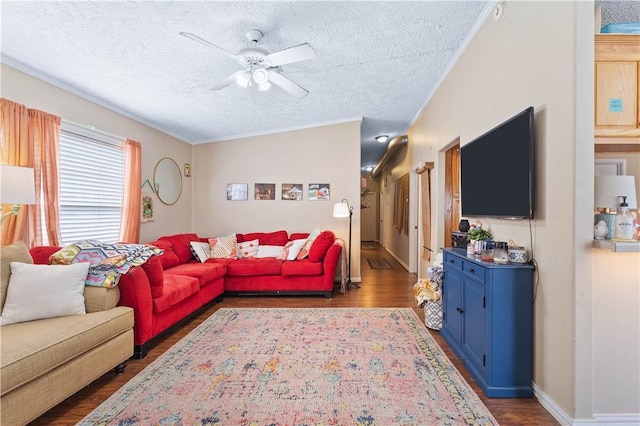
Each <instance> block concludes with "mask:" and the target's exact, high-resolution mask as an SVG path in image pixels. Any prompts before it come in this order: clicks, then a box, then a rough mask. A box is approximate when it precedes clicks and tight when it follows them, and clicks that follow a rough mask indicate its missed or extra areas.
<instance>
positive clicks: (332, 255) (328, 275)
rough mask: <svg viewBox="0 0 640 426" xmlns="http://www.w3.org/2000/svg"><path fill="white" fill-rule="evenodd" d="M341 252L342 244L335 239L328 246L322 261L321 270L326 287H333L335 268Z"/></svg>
mask: <svg viewBox="0 0 640 426" xmlns="http://www.w3.org/2000/svg"><path fill="white" fill-rule="evenodd" d="M341 254H342V244H340V243H339V242H338V241H337V240H336V241H335V242H334V243H333V244H332V245H331V247H329V250H327V254H325V256H324V259H323V261H322V271H323V277H322V280H323V281H324V285H325V287H326V288H333V286H334V280H335V276H336V268H337V267H338V262H339V261H340V255H341Z"/></svg>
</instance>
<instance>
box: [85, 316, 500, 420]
mask: <svg viewBox="0 0 640 426" xmlns="http://www.w3.org/2000/svg"><path fill="white" fill-rule="evenodd" d="M80 424H83V425H96V424H100V425H106V424H109V425H131V424H141V425H150V424H156V425H169V424H171V425H173V424H181V425H196V424H197V425H247V426H250V425H274V426H275V425H297V426H301V425H392V424H393V425H465V424H473V425H491V424H497V422H496V421H495V419H494V418H493V416H492V415H491V414H490V413H489V411H488V410H487V408H486V407H485V406H484V405H483V403H482V402H481V401H480V398H479V397H478V396H477V395H476V394H475V393H474V392H473V390H471V388H470V387H469V385H468V383H467V382H466V381H465V380H464V378H463V377H462V376H461V375H460V373H459V372H458V370H456V368H455V367H454V366H453V364H452V363H451V361H449V359H448V358H447V357H446V356H445V355H444V354H443V352H442V351H441V349H440V347H439V346H438V344H437V343H436V342H435V340H433V338H432V337H431V335H430V334H429V332H428V331H427V329H426V328H425V326H424V325H423V324H422V323H421V322H420V320H419V319H418V317H417V316H416V314H415V313H414V312H413V310H412V309H408V308H400V309H399V308H375V309H373V308H342V309H340V308H338V309H327V308H325V309H311V308H309V309H304V308H303V309H231V308H221V309H220V310H218V311H217V312H216V313H215V314H214V315H212V316H211V317H210V318H209V319H207V320H206V321H205V322H203V323H202V324H201V325H200V326H198V327H197V328H196V329H195V330H193V331H192V332H191V333H190V334H189V335H187V336H185V337H184V338H183V339H182V340H181V341H179V342H178V343H176V344H175V345H174V346H173V347H172V348H171V349H169V350H168V351H167V352H165V353H164V354H163V355H161V356H160V357H159V358H158V359H157V360H155V361H154V362H153V363H151V364H150V365H149V366H148V367H147V368H145V369H144V370H143V371H142V372H141V373H140V374H138V375H137V376H136V377H134V378H133V379H132V380H131V381H129V382H128V383H127V384H126V385H125V386H123V387H122V388H121V389H120V390H119V391H117V392H116V393H115V394H113V395H112V396H111V397H110V398H109V399H107V400H106V401H105V402H104V403H103V404H102V405H100V406H99V407H98V408H96V409H95V410H94V411H93V412H92V413H90V414H89V415H88V416H87V417H85V418H84V419H83V420H82V421H81V422H80Z"/></svg>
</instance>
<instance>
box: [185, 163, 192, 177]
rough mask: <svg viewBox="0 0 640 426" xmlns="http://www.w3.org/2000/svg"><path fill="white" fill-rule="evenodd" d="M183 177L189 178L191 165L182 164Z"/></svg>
mask: <svg viewBox="0 0 640 426" xmlns="http://www.w3.org/2000/svg"><path fill="white" fill-rule="evenodd" d="M184 176H185V177H191V164H189V163H185V164H184Z"/></svg>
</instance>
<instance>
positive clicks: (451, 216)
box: [444, 139, 460, 247]
mask: <svg viewBox="0 0 640 426" xmlns="http://www.w3.org/2000/svg"><path fill="white" fill-rule="evenodd" d="M444 196H445V212H444V246H445V247H451V246H452V242H451V232H454V231H458V224H459V223H460V140H459V139H458V141H457V142H456V144H455V146H453V147H451V148H449V149H448V150H447V151H446V152H445V181H444Z"/></svg>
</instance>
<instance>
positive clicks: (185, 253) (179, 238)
mask: <svg viewBox="0 0 640 426" xmlns="http://www.w3.org/2000/svg"><path fill="white" fill-rule="evenodd" d="M158 240H160V241H162V240H166V241H170V242H171V246H172V247H173V252H174V253H175V254H176V256H178V259H180V263H187V262H188V261H190V260H191V259H193V255H192V254H191V245H190V244H189V243H190V242H191V241H199V240H200V239H199V237H198V235H197V234H193V233H190V234H175V235H170V236H167V237H160V238H158Z"/></svg>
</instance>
